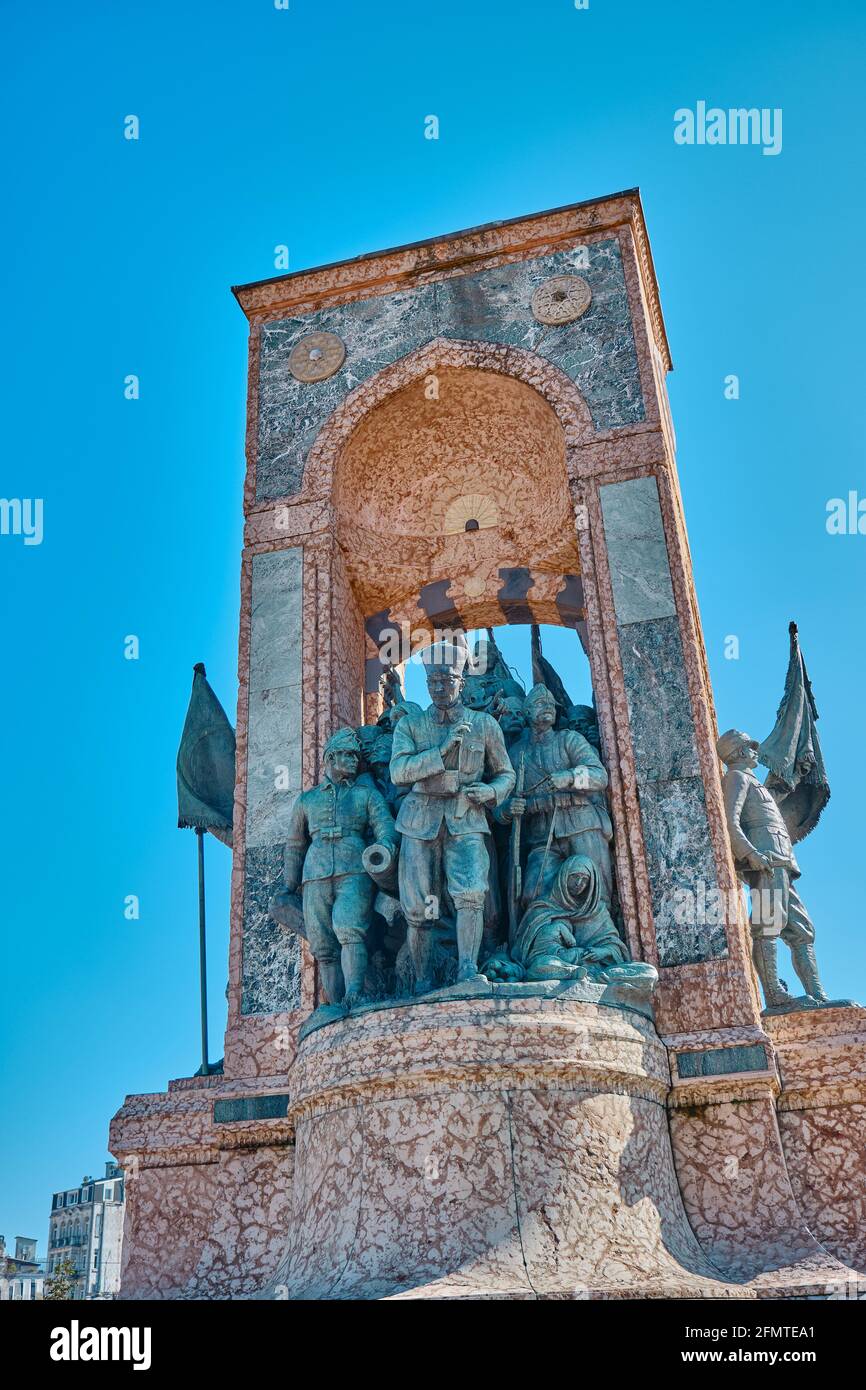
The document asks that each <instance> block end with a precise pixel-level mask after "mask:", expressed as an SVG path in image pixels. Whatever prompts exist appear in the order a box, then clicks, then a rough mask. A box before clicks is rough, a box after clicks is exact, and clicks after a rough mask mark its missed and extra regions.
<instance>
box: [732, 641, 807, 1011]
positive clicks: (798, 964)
mask: <svg viewBox="0 0 866 1390" xmlns="http://www.w3.org/2000/svg"><path fill="white" fill-rule="evenodd" d="M788 631H789V635H790V642H791V651H790V659H789V663H788V674H787V677H786V680H785V693H784V695H783V697H782V703H781V704H780V706H779V711H778V714H777V716H776V724H775V727H774V729H773V731H772V733H771V734H770V735H769V737H768V738H766V739H765V740H764V742H763V743H762V744H759V743H758V741H757V739H753V738H749V736H748V734H745V733H743V732H742V731H740V730H739V729H728V731H727V732H726V733H724V734H722V735H721V737H720V738H719V740H718V743H717V744H716V749H717V752H718V754H719V757H720V758H721V759H722V761H723V762H724V763H725V764H726V767H727V772H726V773H725V775H724V777H723V778H722V790H723V793H724V799H725V814H726V818H727V824H728V833H729V835H730V838H731V847H732V849H733V852H734V863H735V867H736V869H737V872H738V873H739V875H740V877H741V878H742V879H743V881H744V883H746V884H747V885H748V887H749V889H750V891H751V898H752V911H751V926H752V959H753V961H754V965H755V969H756V971H757V974H758V978H759V980H760V981H761V987H762V989H763V991H764V1000H765V1002H766V1007H767V1010H768V1012H772V1013H783V1012H788V1011H790V1010H791V1009H802V1008H816V1007H817V1006H819V1005H821V1004H828V1003H830V1002H832V1001H830V1000H828V998H827V995H826V993H825V990H824V987H823V985H822V984H821V979H820V976H819V974H818V962H817V960H816V957H815V945H814V943H815V928H814V926H813V925H812V920H811V918H810V916H809V913H808V912H807V910H806V907H805V905H804V903H803V901H802V899H801V897H800V895H799V893H798V892H797V889H796V888H795V886H794V884H795V882H796V880H797V879H798V878H799V877H800V868H799V865H798V864H797V860H796V857H795V855H794V845H795V844H796V843H797V842H798V841H799V840H802V839H803V838H804V837H805V836H806V835H808V834H809V832H810V831H811V830H813V829H814V827H815V826H816V825H817V823H818V818H819V816H820V815H821V812H822V811H823V809H824V807H825V806H826V804H827V801H828V800H829V798H830V787H829V784H828V782H827V774H826V771H825V768H824V759H823V757H822V754H821V745H820V743H819V741H818V731H817V728H816V727H815V725H816V721H817V718H818V711H817V708H816V706H815V700H814V697H813V695H812V687H811V684H810V682H809V677H808V675H807V673H806V666H805V662H804V661H803V656H802V653H801V651H800V644H799V641H798V637H797V626H796V624H795V623H791V624H790V627H789V629H788ZM758 762H762V763H763V764H764V766H765V767H767V768H769V775H768V777H767V779H766V782H764V783H761V782H759V781H758V779H757V777H756V776H755V773H754V769H755V768H756V767H757V765H758ZM780 938H781V940H782V941H784V942H785V944H786V945H788V946H790V948H791V956H792V963H793V966H794V970H795V971H796V973H797V976H798V978H799V980H800V981H801V983H802V985H803V987H804V989H805V995H804V996H803V997H802V998H799V999H798V998H794V997H793V996H792V995H791V994H789V993H788V990H787V989H786V988H785V985H784V983H783V982H782V981H781V980H780V979H779V972H778V960H777V951H778V942H779V939H780Z"/></svg>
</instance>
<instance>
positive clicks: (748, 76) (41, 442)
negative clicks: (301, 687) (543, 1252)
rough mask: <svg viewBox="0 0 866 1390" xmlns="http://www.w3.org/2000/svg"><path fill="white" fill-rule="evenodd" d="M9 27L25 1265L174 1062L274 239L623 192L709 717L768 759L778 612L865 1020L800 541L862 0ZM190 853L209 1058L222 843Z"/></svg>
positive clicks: (812, 890)
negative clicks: (753, 110) (129, 909)
mask: <svg viewBox="0 0 866 1390" xmlns="http://www.w3.org/2000/svg"><path fill="white" fill-rule="evenodd" d="M2 27H3V29H4V30H5V35H4V38H5V42H4V43H3V45H2V49H3V54H4V56H3V59H2V62H3V68H4V69H5V71H4V72H3V80H2V83H0V106H2V124H3V130H4V134H5V150H4V158H3V182H4V192H5V194H6V195H7V197H6V202H7V211H6V217H5V218H4V222H3V227H2V231H0V235H2V238H3V243H4V244H3V248H2V256H0V276H2V281H3V284H2V303H3V308H4V311H5V312H4V318H5V328H4V332H3V334H2V337H0V353H2V367H0V386H2V392H3V396H4V410H3V415H2V419H3V446H4V447H3V467H2V474H0V495H2V496H5V497H41V498H43V499H44V540H43V543H42V545H41V546H30V547H25V546H24V545H23V544H22V540H21V538H20V537H18V538H15V537H10V536H2V537H0V569H2V578H0V585H2V588H0V592H2V601H3V623H2V632H3V650H4V656H5V671H4V676H3V680H2V685H0V713H2V722H0V727H2V730H3V733H4V738H3V743H2V766H3V799H2V800H3V806H2V817H3V820H2V833H0V844H2V853H3V864H2V921H3V928H4V932H3V956H2V970H0V978H2V986H3V988H2V1005H0V1068H2V1097H0V1100H2V1116H3V1144H2V1146H0V1231H2V1232H3V1233H4V1234H5V1235H6V1236H7V1239H9V1238H11V1237H12V1236H14V1235H15V1234H18V1233H21V1234H25V1235H34V1236H37V1237H38V1239H39V1246H40V1250H41V1249H43V1248H44V1245H45V1239H46V1231H47V1217H48V1204H49V1197H50V1194H51V1192H52V1190H54V1189H55V1188H59V1187H64V1186H67V1185H69V1184H72V1183H76V1182H78V1181H79V1180H80V1178H81V1177H82V1175H83V1174H84V1173H85V1172H88V1173H89V1172H92V1171H94V1170H97V1169H98V1168H99V1166H100V1165H101V1163H102V1162H103V1160H104V1158H105V1157H106V1156H107V1151H106V1147H105V1146H106V1138H107V1130H108V1121H109V1119H110V1117H111V1115H112V1113H113V1112H114V1111H115V1109H116V1108H117V1107H118V1106H119V1105H120V1103H121V1102H122V1100H123V1097H124V1094H125V1093H126V1092H136V1091H150V1090H154V1091H155V1090H161V1089H163V1088H164V1087H165V1084H166V1082H167V1080H168V1079H169V1078H170V1077H174V1076H180V1075H185V1074H188V1073H189V1072H190V1071H192V1070H194V1068H195V1066H196V1065H197V1061H198V1057H197V1046H198V1042H197V1028H198V1022H197V959H196V949H197V948H196V879H195V841H194V836H193V835H192V833H191V832H180V831H178V830H176V829H175V828H174V827H175V818H176V804H175V787H174V757H175V751H176V746H177V740H178V737H179V734H180V729H181V726H182V723H183V717H184V712H185V708H186V702H187V698H188V691H189V684H190V680H191V668H192V665H193V662H195V661H197V660H204V661H205V662H206V663H207V667H208V674H209V676H210V678H211V681H212V683H213V685H214V687H215V689H216V690H217V692H218V694H219V695H220V696H221V698H222V699H223V702H224V704H225V706H226V708H227V710H228V711H229V714H230V717H231V718H232V720H234V714H235V698H236V642H237V622H238V569H239V565H238V561H239V552H240V547H241V482H242V473H243V427H244V396H245V379H244V378H245V368H246V324H245V322H244V319H243V316H242V314H241V312H240V310H239V309H238V307H237V305H236V304H235V302H234V300H233V299H232V297H231V295H230V293H229V286H230V285H232V284H237V283H240V282H243V281H247V280H254V279H258V278H262V277H265V276H268V275H272V274H273V273H274V262H273V254H274V253H273V248H274V246H275V245H277V244H279V243H286V244H287V245H288V246H289V248H290V258H291V259H290V268H291V269H300V268H302V267H305V266H311V265H316V264H319V263H322V262H327V261H332V260H336V259H339V258H341V257H345V256H352V255H355V254H357V253H359V252H364V251H370V250H374V249H376V248H378V247H386V246H393V245H397V244H399V243H401V242H407V241H413V240H416V239H418V238H422V237H428V236H431V235H434V234H436V233H441V232H447V231H452V230H456V229H458V228H461V227H468V226H473V225H475V224H478V223H482V222H487V221H490V220H494V219H498V218H507V217H513V216H516V215H518V214H521V213H525V212H530V211H535V210H538V209H542V208H548V207H554V206H557V205H559V204H562V203H569V202H574V201H577V200H579V199H582V198H589V197H595V196H598V195H602V194H605V193H610V192H613V191H615V190H618V189H622V188H628V187H631V186H633V185H636V184H637V185H640V187H641V189H642V192H643V198H644V203H645V207H646V212H647V217H648V221H649V229H650V235H651V238H652V245H653V251H654V255H655V261H656V266H657V270H658V276H659V281H660V284H661V292H662V301H663V306H664V311H665V315H666V320H667V326H668V332H669V336H670V340H671V346H672V351H673V356H674V362H675V367H676V370H675V372H674V374H673V375H672V377H671V378H670V392H671V399H672V406H673V414H674V419H675V423H676V427H677V433H678V437H679V468H680V475H681V479H682V486H683V493H684V497H685V503H686V511H687V517H688V524H689V531H690V536H691V544H692V552H693V559H694V567H695V574H696V580H697V586H698V593H699V596H700V601H701V608H702V613H703V622H704V630H705V634H706V639H707V645H708V649H709V657H710V664H711V668H712V675H713V680H714V684H715V692H716V698H717V703H718V710H719V719H720V722H721V724H722V727H727V726H729V725H730V724H733V723H737V724H740V725H744V726H745V727H746V728H748V729H750V730H752V731H754V733H755V734H756V735H758V736H763V735H765V734H766V733H767V732H768V731H769V729H770V727H771V725H772V723H773V719H774V715H775V710H776V705H777V703H778V700H779V697H780V694H781V689H782V682H783V677H784V672H785V664H786V660H787V633H786V626H787V622H788V619H789V618H791V617H796V619H797V620H798V621H799V624H800V628H801V634H802V642H803V648H804V651H805V653H806V657H807V660H808V662H809V666H810V671H811V674H812V678H813V681H814V686H815V691H816V695H817V699H818V704H819V709H820V713H821V724H820V729H821V733H822V735H823V741H824V749H825V754H826V759H827V764H828V767H829V770H830V776H831V782H832V787H833V799H832V801H831V803H830V806H829V808H828V810H827V812H826V813H825V817H824V820H823V821H822V823H821V825H820V827H819V829H818V830H817V832H816V833H815V835H814V836H813V837H812V839H811V840H810V841H809V842H808V843H807V844H806V845H805V846H804V847H803V851H802V856H801V859H802V865H803V868H804V871H805V872H804V879H803V892H804V897H805V898H806V900H807V902H808V903H809V904H810V905H811V908H812V911H813V915H814V917H815V919H816V921H817V925H818V931H819V955H820V959H821V961H822V962H823V968H824V971H825V975H826V979H827V982H828V986H829V988H830V989H831V990H832V991H833V992H835V993H852V994H855V995H859V997H860V998H861V999H863V1000H864V1001H866V944H864V933H863V930H862V925H861V918H862V909H861V906H860V904H861V900H862V878H861V875H860V868H861V865H862V859H863V851H862V828H861V827H862V805H863V784H864V777H866V753H864V737H863V732H862V730H863V713H862V712H863V703H864V702H863V687H864V653H863V647H864V639H863V608H864V603H863V600H864V557H866V536H856V535H854V536H833V537H831V536H829V535H828V534H827V533H826V530H825V508H826V503H827V501H828V499H829V498H830V497H834V496H845V495H847V493H848V491H849V490H851V489H859V491H860V494H861V495H862V496H866V469H864V446H863V437H862V435H863V426H862V396H863V391H862V380H861V378H862V372H863V353H862V345H861V342H860V337H859V327H860V325H861V324H862V322H863V321H864V276H863V274H862V265H861V259H862V258H861V245H860V243H861V240H862V228H863V225H864V206H863V204H864V182H863V177H862V152H863V148H864V145H866V129H864V114H863V103H862V64H863V57H864V28H866V11H864V10H863V7H862V3H857V2H856V0H849V3H844V2H840V3H836V4H834V5H832V6H820V5H815V4H814V3H804V0H793V2H792V0H787V3H781V2H780V0H777V2H776V3H764V4H761V5H756V4H755V3H754V0H732V3H728V4H726V5H723V6H718V5H697V4H695V3H694V0H682V3H673V4H649V3H639V2H638V0H590V7H589V9H588V10H586V11H577V10H576V9H575V8H574V6H573V4H572V3H571V0H533V3H528V0H527V3H517V2H516V0H497V2H496V3H473V2H472V0H437V3H436V4H433V5H430V4H421V3H407V0H385V3H379V4H376V3H346V2H345V0H344V2H342V3H340V2H339V0H338V2H337V3H335V2H334V0H291V7H290V9H289V10H288V11H287V12H284V11H279V10H276V9H275V8H274V6H273V3H272V0H233V3H229V0H210V3H208V4H205V5H202V4H191V3H184V0H174V2H173V3H168V0H148V3H146V4H143V3H141V4H130V5H121V4H107V3H103V4H94V3H87V0H82V3H79V4H76V5H72V6H71V5H68V4H62V3H59V2H58V0H46V2H45V3H42V4H39V5H33V4H26V3H23V0H17V2H16V3H12V2H11V0H7V3H6V4H5V5H4V7H3V18H2ZM699 100H704V101H706V102H707V103H708V104H709V105H714V104H718V105H721V106H723V107H729V106H752V105H754V106H759V107H765V106H766V107H770V108H775V107H781V108H782V110H783V149H782V152H781V154H779V155H778V156H776V157H768V156H764V155H762V153H761V150H760V149H759V148H755V147H727V146H725V147H715V146H706V145H705V146H693V147H683V146H679V145H677V144H675V143H674V140H673V129H674V111H675V110H676V109H677V108H679V107H683V106H690V107H694V106H695V104H696V103H697V102H698V101H699ZM130 114H135V115H138V116H139V117H140V121H141V138H140V140H139V141H138V142H129V141H126V140H124V139H123V120H124V117H125V116H127V115H130ZM430 114H435V115H437V116H438V117H439V120H440V139H439V140H438V142H434V141H430V140H425V139H424V138H423V125H424V118H425V116H427V115H430ZM129 373H136V374H138V375H139V376H140V379H141V397H140V400H138V401H135V402H130V401H126V400H124V396H123V381H124V377H125V376H126V375H127V374H129ZM729 373H736V374H738V375H739V377H740V383H741V396H740V399H739V400H738V401H727V400H725V398H724V394H723V385H724V377H725V376H726V375H727V374H729ZM129 634H135V635H136V636H138V637H139V639H140V652H141V655H140V660H138V661H127V660H125V659H124V655H123V652H124V638H125V637H126V636H127V635H129ZM727 634H735V635H737V636H738V637H739V639H740V659H739V660H738V661H727V660H725V659H724V654H723V642H724V638H725V636H726V635H727ZM565 640H566V635H564V634H560V641H561V642H564V641H565ZM572 640H573V639H572ZM562 650H563V651H564V650H565V649H564V648H563V649H562ZM569 650H571V648H569ZM551 655H553V656H554V659H556V653H555V652H554V651H551ZM581 669H583V668H582V667H581ZM571 684H572V685H573V686H574V693H576V694H578V695H580V694H581V693H582V694H583V695H584V696H586V695H587V693H588V692H587V690H586V687H585V684H584V686H583V687H581V680H580V679H574V680H572V682H571ZM207 855H208V861H209V879H208V890H209V897H210V924H211V927H210V991H211V1010H212V1026H211V1038H212V1042H211V1052H212V1055H213V1056H216V1057H219V1056H220V1055H221V1051H222V1029H223V1024H224V1013H225V1010H224V1000H223V989H224V985H225V977H226V950H227V925H228V876H229V854H228V851H226V850H225V849H224V848H223V847H222V846H221V845H219V844H218V843H217V842H216V841H214V840H213V839H209V840H208V842H207ZM128 894H137V895H138V896H139V898H140V903H141V917H140V920H139V921H137V922H131V921H127V920H125V918H124V910H123V909H124V899H125V897H126V896H127V895H128ZM783 973H784V972H783Z"/></svg>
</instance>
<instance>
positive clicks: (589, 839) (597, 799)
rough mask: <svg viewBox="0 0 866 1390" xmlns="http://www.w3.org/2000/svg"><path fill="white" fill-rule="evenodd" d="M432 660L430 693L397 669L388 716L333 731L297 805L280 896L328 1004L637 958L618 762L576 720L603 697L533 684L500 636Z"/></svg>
mask: <svg viewBox="0 0 866 1390" xmlns="http://www.w3.org/2000/svg"><path fill="white" fill-rule="evenodd" d="M422 660H423V662H424V666H425V671H426V678H427V688H428V692H429V695H430V704H429V706H428V707H427V708H426V709H422V708H421V707H420V706H418V705H417V704H414V703H413V702H411V701H408V700H405V699H404V698H403V697H402V690H401V689H400V687H399V685H398V684H397V683H396V682H395V681H394V680H393V678H390V677H389V678H386V680H385V682H384V683H383V686H384V694H385V708H384V710H383V713H382V715H381V717H380V719H379V721H378V723H377V724H376V725H373V726H365V727H363V728H361V729H358V730H353V729H345V728H344V729H340V730H339V731H338V732H337V733H336V734H335V735H334V736H333V738H331V739H330V740H329V742H328V744H327V746H326V748H325V754H324V772H325V775H324V779H323V781H322V782H321V783H320V784H319V785H318V786H317V787H314V788H312V790H310V791H307V792H303V793H301V794H300V796H299V797H298V799H297V801H296V803H295V807H294V810H293V814H292V819H291V825H290V829H289V834H288V837H287V841H286V846H285V887H284V889H283V891H282V892H281V893H279V894H278V895H277V896H276V897H275V898H274V900H273V902H272V904H271V911H272V914H273V916H274V917H275V918H276V919H277V920H278V921H280V922H282V923H283V924H284V925H286V926H288V927H291V928H292V929H294V930H295V931H298V932H300V933H301V934H302V935H304V936H305V937H306V939H307V941H308V942H309V944H310V947H311V948H312V951H313V954H314V956H315V958H316V961H317V963H318V965H319V970H320V976H321V984H322V988H323V992H324V994H325V995H326V998H327V1003H326V1005H325V1009H326V1010H330V1011H333V1012H334V1013H335V1014H336V1013H339V1012H340V1011H346V1010H347V1009H351V1008H352V1007H355V1006H357V1005H358V1004H360V1003H362V1002H364V1001H368V1000H371V999H373V1000H375V999H378V998H382V997H394V996H402V995H412V996H419V995H428V994H431V993H432V992H434V991H436V990H438V989H442V988H447V987H449V986H454V985H457V986H463V987H466V986H472V985H475V984H483V983H485V982H486V981H493V982H521V981H527V982H541V981H551V980H553V981H556V980H575V979H578V980H579V979H582V978H584V977H586V976H590V977H591V978H602V979H607V978H608V976H610V977H611V978H615V977H616V976H618V975H624V974H627V968H626V967H628V963H629V954H628V951H627V949H626V947H625V944H624V941H623V938H622V935H621V933H620V931H619V930H618V928H617V925H616V922H615V912H616V908H615V890H614V879H613V871H612V867H611V852H610V842H611V839H612V834H613V831H612V826H611V820H610V815H609V812H608V807H607V799H606V788H607V772H606V770H605V768H604V765H603V763H602V760H601V755H600V752H599V749H598V747H596V746H593V745H592V744H591V743H590V742H589V740H588V739H587V738H586V737H585V736H584V734H582V733H581V732H579V731H578V728H577V727H576V725H577V724H578V723H580V724H581V725H582V727H584V728H585V729H586V730H587V731H588V732H596V737H597V731H596V726H595V723H594V717H593V711H592V710H591V709H590V708H589V707H585V706H572V705H570V704H567V703H566V702H565V700H564V699H563V698H562V694H561V687H560V686H557V685H556V683H555V682H553V684H554V688H555V691H556V694H555V693H554V691H552V690H551V689H549V688H548V686H546V685H545V684H543V683H541V682H539V683H537V684H536V685H535V686H534V687H533V689H532V690H531V691H530V692H529V694H528V695H526V696H524V693H523V690H522V688H521V686H520V685H519V684H518V682H517V681H516V680H515V679H514V677H513V675H512V673H511V672H510V670H509V669H508V667H507V666H506V665H505V663H504V661H503V660H502V657H501V656H500V654H499V652H498V650H497V648H496V647H495V644H494V643H493V642H492V640H491V641H488V642H483V641H482V642H479V643H478V644H477V645H476V648H475V650H474V652H473V653H471V654H470V652H469V650H468V648H467V647H466V645H465V642H464V641H461V640H460V639H458V640H456V641H440V642H436V643H434V644H432V645H431V646H430V647H428V648H427V649H426V651H425V652H424V653H423V654H422ZM546 669H547V671H548V673H549V672H550V670H551V669H552V668H549V667H547V668H546ZM557 695H559V696H560V698H559V699H558V700H557V698H556V696H557ZM516 769H517V770H516ZM299 891H300V893H301V897H302V905H300V906H299V904H298V893H299ZM631 969H632V970H633V971H635V972H636V973H640V972H641V971H643V970H645V969H646V967H641V966H633V967H631ZM605 972H607V974H606V973H605ZM611 972H613V973H612V975H611Z"/></svg>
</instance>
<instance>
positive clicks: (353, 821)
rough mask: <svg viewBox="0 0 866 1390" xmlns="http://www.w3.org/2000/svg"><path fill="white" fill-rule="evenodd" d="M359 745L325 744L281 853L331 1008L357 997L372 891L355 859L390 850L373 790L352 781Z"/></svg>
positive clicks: (388, 821)
mask: <svg viewBox="0 0 866 1390" xmlns="http://www.w3.org/2000/svg"><path fill="white" fill-rule="evenodd" d="M360 757H361V745H360V742H359V740H358V737H357V735H356V734H355V732H354V731H353V730H352V729H340V730H339V731H338V732H337V733H336V734H334V736H333V737H332V738H330V739H329V740H328V742H327V744H326V745H325V758H324V761H325V776H324V780H323V781H322V782H320V783H319V785H318V786H317V787H313V788H312V789H311V790H310V791H306V792H301V794H300V796H299V797H298V799H297V801H296V802H295V805H294V808H293V810H292V816H291V821H290V824H289V833H288V837H287V840H286V847H285V880H286V893H287V894H288V895H291V894H293V893H295V892H296V891H297V889H298V887H299V885H301V884H302V885H303V890H302V891H303V908H304V928H305V931H306V937H307V940H308V941H309V943H310V947H311V949H312V952H313V955H314V956H315V958H316V961H317V963H318V966H319V970H320V971H321V975H322V984H323V986H324V989H325V993H326V994H327V996H328V1000H329V1002H330V1003H331V1004H340V1003H342V1004H343V1006H344V1007H345V1008H351V1007H352V1006H353V1005H355V1004H357V1003H359V1002H360V1001H361V1000H362V999H363V997H364V976H365V974H366V970H367V932H368V931H369V928H370V923H371V920H372V914H373V901H374V898H375V896H376V887H375V884H374V883H373V881H372V879H371V878H370V877H369V875H368V874H367V873H366V872H365V870H364V866H363V864H362V862H361V856H362V855H363V853H364V850H365V848H366V847H367V846H368V845H369V844H370V843H372V842H375V843H376V844H378V845H381V846H382V847H384V848H385V849H386V850H387V851H388V852H389V853H390V854H391V855H393V854H394V853H395V852H396V849H397V835H396V832H395V830H394V820H393V817H392V816H391V813H390V811H389V810H388V806H387V803H386V801H385V798H384V797H383V796H382V794H381V792H379V791H378V790H377V788H376V787H375V786H373V785H372V783H369V784H361V783H358V782H356V780H355V779H356V777H357V774H358V764H359V761H360Z"/></svg>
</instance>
